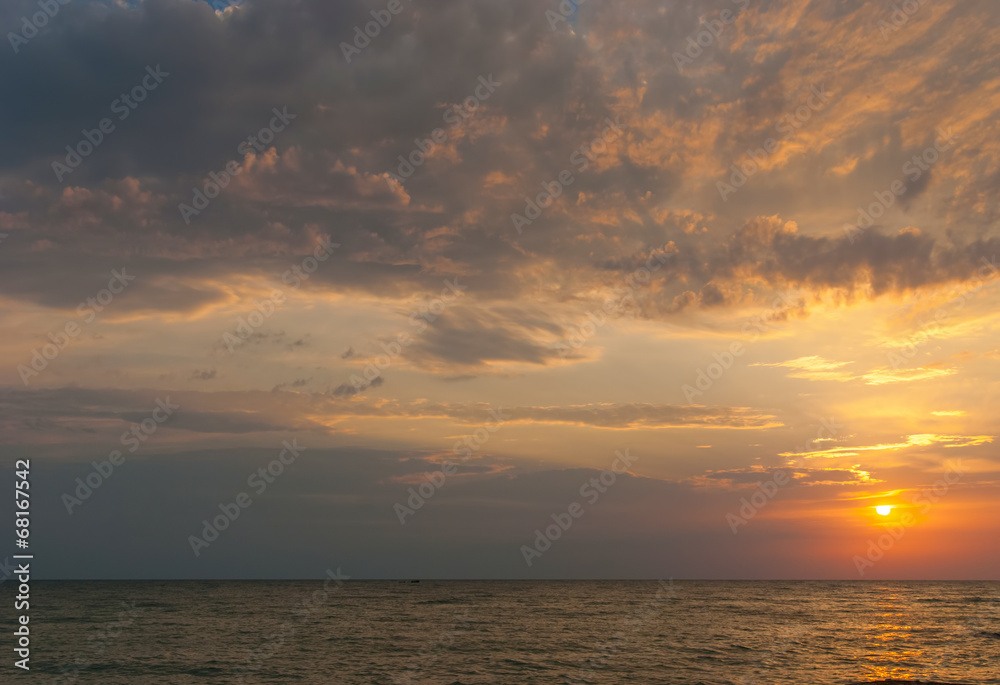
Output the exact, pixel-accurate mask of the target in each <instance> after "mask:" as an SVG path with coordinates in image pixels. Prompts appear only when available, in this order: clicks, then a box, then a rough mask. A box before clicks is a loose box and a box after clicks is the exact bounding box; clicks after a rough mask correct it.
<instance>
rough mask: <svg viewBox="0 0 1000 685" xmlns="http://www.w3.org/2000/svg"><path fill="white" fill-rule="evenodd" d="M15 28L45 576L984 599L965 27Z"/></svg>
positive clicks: (994, 66) (600, 20) (980, 36)
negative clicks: (767, 584)
mask: <svg viewBox="0 0 1000 685" xmlns="http://www.w3.org/2000/svg"><path fill="white" fill-rule="evenodd" d="M40 6H41V5H39V4H38V3H35V2H28V1H21V0H18V1H15V2H7V3H4V4H3V7H2V8H0V26H2V27H4V31H5V33H6V37H7V43H8V45H7V46H5V47H4V48H3V49H2V50H0V54H2V57H0V80H2V82H3V84H4V86H5V92H7V93H8V94H9V96H8V97H6V98H5V100H4V104H3V106H2V107H0V138H2V141H0V149H2V150H3V154H2V155H0V325H2V330H3V333H4V334H3V336H2V337H0V356H2V358H3V359H4V361H5V363H4V364H2V365H0V441H2V444H3V450H2V454H3V456H2V464H0V466H2V474H0V489H2V491H3V492H10V491H11V490H12V489H13V485H12V483H13V481H14V479H15V474H16V473H17V472H18V471H23V470H24V466H25V464H24V462H23V461H20V462H19V461H18V460H28V462H29V463H28V464H27V466H28V467H29V470H30V483H31V493H32V495H33V496H34V498H33V499H32V501H31V504H32V507H33V510H32V525H31V530H30V535H31V537H30V541H31V551H32V552H33V553H34V554H36V555H37V556H36V559H35V562H34V563H35V568H36V569H37V571H36V573H38V574H39V576H40V577H48V578H310V577H322V576H323V574H324V572H325V570H326V569H327V568H340V569H341V570H342V572H343V573H344V574H346V575H348V576H350V577H353V578H668V577H669V578H706V579H711V578H720V579H728V578H754V579H756V578H781V579H795V578H802V579H811V578H843V579H857V580H873V579H874V580H878V579H893V578H895V579H924V578H927V579H1000V575H998V573H1000V571H998V570H997V569H998V568H1000V551H998V550H997V547H996V545H995V544H993V543H995V540H996V539H997V533H998V525H1000V524H998V523H997V521H998V520H1000V517H998V516H997V507H998V503H1000V456H998V453H997V442H996V437H997V432H998V431H997V422H996V416H997V415H998V409H1000V397H998V393H997V390H998V388H1000V369H998V363H1000V347H998V344H997V337H996V332H997V328H998V324H1000V318H998V316H1000V315H998V314H997V311H996V306H995V305H996V303H997V301H998V300H997V295H998V288H1000V286H998V284H997V283H998V281H1000V279H998V278H997V275H998V273H1000V265H998V264H997V257H998V255H1000V234H998V231H997V220H998V217H1000V209H998V205H997V202H996V198H997V190H998V187H1000V149H998V148H1000V143H998V141H1000V135H998V133H1000V131H998V129H1000V118H998V117H997V116H996V112H997V108H998V105H1000V51H998V49H997V46H998V42H1000V7H998V6H997V4H996V3H995V2H992V1H990V0H964V1H961V2H959V1H950V0H936V1H935V2H933V3H930V2H918V1H917V0H909V1H908V2H903V3H894V2H883V1H876V2H862V1H861V0H836V1H834V0H824V1H822V2H819V1H817V2H804V1H791V0H706V1H704V2H690V1H680V2H653V1H645V0H628V1H622V2H610V1H602V0H586V1H585V2H580V3H579V4H576V3H570V2H568V0H567V2H564V3H563V4H562V5H560V4H559V3H558V2H555V1H554V0H509V1H505V2H494V1H479V0H476V1H472V2H459V1H458V0H392V1H391V2H382V1H381V0H370V1H369V2H365V3H361V2H355V1H353V0H345V1H343V2H335V3H330V2H323V1H321V0H296V1H293V0H245V1H244V2H242V3H240V4H237V5H233V6H226V5H225V4H224V3H217V4H216V5H215V6H213V5H211V4H208V3H205V2H195V1H192V0H141V1H132V2H125V1H122V2H96V1H95V2H87V1H86V0H72V2H69V3H67V4H58V3H54V4H53V5H51V6H48V5H47V7H49V10H48V14H44V13H42V14H39V12H41V11H42V10H39V7H40ZM53 8H54V9H53ZM43 10H44V8H43ZM876 507H882V509H881V511H883V512H886V513H885V514H884V515H883V514H882V513H879V510H876ZM0 534H2V535H4V536H8V535H11V536H12V535H13V534H14V531H13V528H12V527H10V524H9V522H7V521H5V522H4V524H3V530H2V531H0ZM5 539H8V538H6V537H5ZM5 547H6V545H5ZM6 548H7V549H13V548H12V547H6Z"/></svg>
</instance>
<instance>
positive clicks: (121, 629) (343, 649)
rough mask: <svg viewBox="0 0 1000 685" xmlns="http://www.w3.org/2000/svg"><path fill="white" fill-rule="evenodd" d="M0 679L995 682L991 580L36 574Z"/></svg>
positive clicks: (998, 656)
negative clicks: (22, 635) (24, 619)
mask: <svg viewBox="0 0 1000 685" xmlns="http://www.w3.org/2000/svg"><path fill="white" fill-rule="evenodd" d="M12 585H13V584H12V583H5V584H4V585H3V587H2V588H0V595H2V597H3V600H4V606H6V607H8V609H4V610H3V611H0V618H2V633H3V635H4V638H3V640H0V642H2V644H3V645H4V647H3V650H2V652H0V653H2V654H4V655H5V656H4V658H5V660H7V661H8V662H9V663H5V664H3V666H2V669H0V673H3V674H4V675H3V676H2V677H0V682H3V683H102V684H116V683H128V684H132V685H134V684H145V683H151V684H153V683H156V684H163V685H168V684H173V683H177V684H180V683H300V684H310V685H311V684H313V683H316V684H320V683H323V684H327V683H334V684H339V683H345V684H353V683H358V684H362V683H363V684H380V683H385V684H394V685H402V684H407V685H408V684H412V683H434V684H440V685H460V684H461V685H472V684H474V683H477V684H478V683H511V684H515V683H516V684H522V685H525V684H534V683H537V684H543V683H545V684H548V683H552V684H569V683H608V684H611V683H691V684H695V683H704V684H706V685H754V684H761V685H764V684H772V683H774V684H781V683H788V684H789V685H791V684H793V683H794V684H795V685H804V684H809V685H817V684H820V685H822V684H826V683H829V684H834V683H836V684H838V685H846V684H848V683H868V682H884V681H888V680H893V679H894V680H919V681H924V682H928V681H929V682H940V683H966V684H969V685H971V684H973V683H976V684H980V685H987V684H994V685H997V684H1000V583H997V582H867V581H864V582H863V581H845V582H809V581H796V582H784V581H744V582H729V581H689V580H671V579H663V580H658V581H657V580H653V581H430V580H421V581H419V582H413V581H409V580H407V581H355V580H346V581H339V580H338V581H337V582H331V581H330V580H327V581H326V582H324V581H129V582H122V581H88V582H77V581H72V582H70V581H35V582H33V583H32V585H31V610H30V612H29V613H30V624H29V625H30V630H31V634H30V641H31V659H30V667H31V670H30V672H28V673H26V672H23V671H21V670H20V669H16V668H14V667H13V661H14V660H15V658H16V657H15V656H14V653H13V652H12V649H11V646H12V644H13V637H12V633H13V631H14V629H15V624H14V621H12V620H11V615H12V612H11V611H10V610H9V607H10V606H11V603H10V602H9V600H10V601H12V599H13V590H14V587H13V586H12Z"/></svg>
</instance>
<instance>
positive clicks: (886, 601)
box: [864, 588, 924, 680]
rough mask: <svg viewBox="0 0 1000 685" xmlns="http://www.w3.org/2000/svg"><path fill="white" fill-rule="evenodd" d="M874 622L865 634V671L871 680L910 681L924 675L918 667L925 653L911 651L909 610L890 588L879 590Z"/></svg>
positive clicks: (916, 650) (915, 650)
mask: <svg viewBox="0 0 1000 685" xmlns="http://www.w3.org/2000/svg"><path fill="white" fill-rule="evenodd" d="M878 592H879V593H880V594H879V595H878V596H877V597H876V598H875V609H876V611H875V613H874V615H873V618H874V619H875V620H874V622H872V623H869V625H868V626H867V627H866V631H865V647H866V653H865V656H864V661H865V663H864V669H865V671H866V677H867V678H869V679H870V680H893V679H895V680H907V679H911V678H916V677H917V676H918V675H922V674H921V673H920V672H919V670H917V669H918V668H920V667H919V666H918V664H919V663H920V660H921V657H922V656H923V655H924V651H923V650H921V649H912V648H911V645H912V644H913V640H912V637H913V634H912V632H911V631H912V630H913V628H912V626H911V625H910V624H909V621H908V618H909V611H908V609H907V607H906V606H905V605H904V604H903V602H902V601H901V600H900V597H899V596H898V595H897V594H895V593H894V592H893V590H892V589H890V588H878Z"/></svg>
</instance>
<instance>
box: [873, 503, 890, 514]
mask: <svg viewBox="0 0 1000 685" xmlns="http://www.w3.org/2000/svg"><path fill="white" fill-rule="evenodd" d="M875 512H876V513H877V514H878V515H879V516H888V515H889V514H891V513H892V505H891V504H880V505H878V506H877V507H875Z"/></svg>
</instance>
